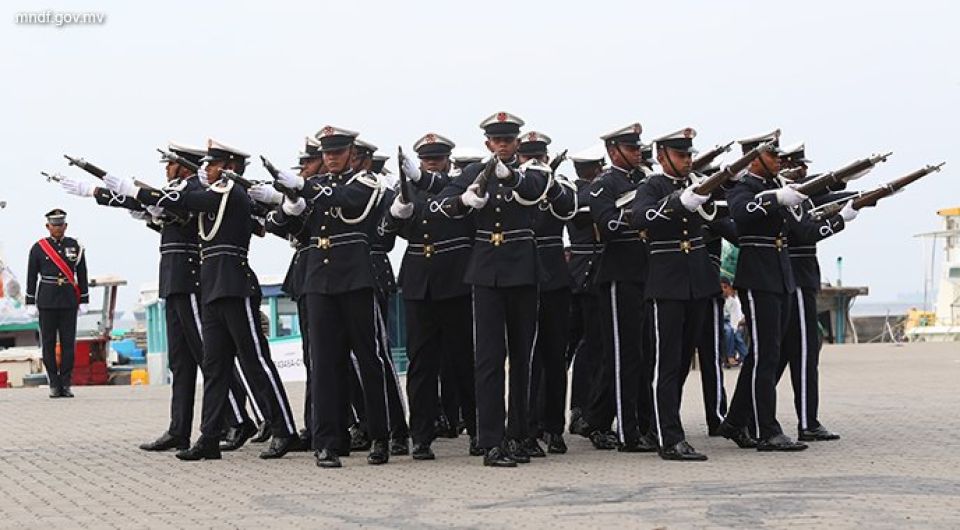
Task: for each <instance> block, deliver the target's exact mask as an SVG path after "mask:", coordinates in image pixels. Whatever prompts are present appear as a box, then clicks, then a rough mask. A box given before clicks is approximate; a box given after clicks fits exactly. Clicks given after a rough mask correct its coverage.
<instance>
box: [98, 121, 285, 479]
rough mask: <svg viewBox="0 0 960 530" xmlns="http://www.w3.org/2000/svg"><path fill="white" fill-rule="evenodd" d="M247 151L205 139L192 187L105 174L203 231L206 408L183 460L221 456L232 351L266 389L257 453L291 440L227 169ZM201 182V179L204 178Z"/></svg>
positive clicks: (245, 210) (240, 195)
mask: <svg viewBox="0 0 960 530" xmlns="http://www.w3.org/2000/svg"><path fill="white" fill-rule="evenodd" d="M248 157H249V155H247V154H246V153H244V152H242V151H239V150H237V149H235V148H233V147H230V146H228V145H225V144H222V143H219V142H216V141H214V140H210V141H209V142H208V144H207V155H206V157H204V161H205V162H206V170H205V169H204V168H201V169H200V171H199V172H198V175H197V177H198V178H200V179H201V180H202V181H206V182H207V183H208V184H209V185H207V186H204V187H202V188H197V189H194V190H189V191H188V190H186V189H179V190H178V189H162V190H147V189H140V188H137V187H136V186H135V185H134V183H133V180H132V179H130V178H126V177H116V176H113V175H110V174H107V175H106V176H105V177H104V182H105V183H106V185H107V187H108V188H110V189H111V190H112V191H114V192H116V193H119V194H121V195H125V196H128V197H134V198H136V199H137V200H138V201H140V202H141V203H142V204H144V205H148V206H161V207H171V208H172V209H174V210H184V211H191V212H194V213H196V214H197V223H198V224H197V230H198V235H199V237H200V294H201V296H200V298H201V302H202V304H203V307H202V310H201V326H202V331H201V332H202V334H203V348H204V349H203V352H204V355H203V366H202V370H203V380H204V381H203V410H202V417H201V424H200V433H201V434H200V438H199V439H197V441H196V443H194V445H193V446H191V447H190V448H189V449H187V450H185V451H181V452H179V453H177V458H179V459H181V460H201V459H219V458H220V447H219V445H218V443H217V438H218V436H219V425H220V422H221V421H222V417H223V414H224V408H225V407H226V406H227V405H228V390H229V386H230V382H231V380H232V378H233V364H234V358H235V357H236V358H238V359H239V360H240V364H241V365H242V367H243V371H244V372H246V373H247V374H248V375H249V377H250V378H251V379H252V380H253V385H254V386H255V387H257V388H265V389H269V390H268V391H266V392H264V395H263V398H264V404H263V405H264V406H263V408H262V410H261V412H262V413H263V414H264V420H265V421H267V422H269V423H270V426H271V430H272V434H273V440H272V441H271V443H270V447H269V448H267V450H265V451H263V452H261V453H260V457H261V458H265V459H269V458H280V457H282V456H283V455H285V454H286V453H287V452H288V451H289V450H290V449H291V448H293V447H294V446H295V442H296V440H297V430H296V425H295V423H294V418H293V412H292V411H291V410H290V404H289V402H288V401H287V395H286V391H285V389H284V388H283V383H282V382H281V381H280V375H279V373H278V372H277V369H276V366H274V364H273V360H272V359H271V358H270V348H269V345H268V344H267V339H266V337H265V336H264V335H263V331H262V327H261V320H260V296H261V293H260V284H259V282H258V281H257V277H256V274H255V273H254V272H253V270H252V269H251V268H250V265H249V262H248V257H247V252H248V249H249V246H250V236H251V233H252V227H251V223H252V220H251V216H250V214H251V208H252V201H251V199H250V197H249V196H248V195H247V194H246V192H244V191H243V189H242V188H240V187H238V186H236V185H235V184H234V182H233V181H232V180H230V179H228V178H226V177H225V175H224V171H233V172H235V173H237V174H242V173H243V171H244V169H245V167H246V159H247V158H248ZM201 184H202V182H201Z"/></svg>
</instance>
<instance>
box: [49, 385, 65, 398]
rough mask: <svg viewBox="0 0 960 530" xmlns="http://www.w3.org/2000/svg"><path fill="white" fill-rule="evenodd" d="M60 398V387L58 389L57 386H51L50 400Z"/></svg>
mask: <svg viewBox="0 0 960 530" xmlns="http://www.w3.org/2000/svg"><path fill="white" fill-rule="evenodd" d="M62 397H63V390H62V389H61V388H60V387H58V386H52V387H50V398H51V399H54V398H62Z"/></svg>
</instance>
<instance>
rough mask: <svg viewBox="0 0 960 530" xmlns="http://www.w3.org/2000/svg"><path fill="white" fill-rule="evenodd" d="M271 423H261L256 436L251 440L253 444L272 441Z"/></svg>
mask: <svg viewBox="0 0 960 530" xmlns="http://www.w3.org/2000/svg"><path fill="white" fill-rule="evenodd" d="M270 434H271V431H270V422H269V421H263V422H260V425H259V426H258V427H257V430H256V435H255V436H254V437H253V438H250V443H252V444H262V443H263V442H266V441H267V440H269V439H270Z"/></svg>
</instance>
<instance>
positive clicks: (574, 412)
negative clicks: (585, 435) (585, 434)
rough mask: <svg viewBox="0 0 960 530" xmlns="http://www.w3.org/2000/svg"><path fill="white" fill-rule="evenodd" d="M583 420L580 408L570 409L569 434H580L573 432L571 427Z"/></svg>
mask: <svg viewBox="0 0 960 530" xmlns="http://www.w3.org/2000/svg"><path fill="white" fill-rule="evenodd" d="M581 418H583V409H581V408H580V407H573V408H572V409H570V434H580V433H578V432H573V426H574V424H576V423H577V420H579V419H581Z"/></svg>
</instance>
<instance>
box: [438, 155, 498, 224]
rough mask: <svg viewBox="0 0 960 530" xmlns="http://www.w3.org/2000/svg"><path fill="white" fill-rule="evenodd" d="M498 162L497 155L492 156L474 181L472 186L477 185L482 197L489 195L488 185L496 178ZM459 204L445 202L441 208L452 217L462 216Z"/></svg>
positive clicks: (457, 201)
mask: <svg viewBox="0 0 960 530" xmlns="http://www.w3.org/2000/svg"><path fill="white" fill-rule="evenodd" d="M497 160H498V159H497V155H496V154H492V155H490V159H489V160H487V163H486V164H484V166H483V169H481V170H480V173H478V174H477V177H476V178H475V179H473V183H472V184H471V186H472V185H473V184H476V185H477V193H478V194H479V195H480V196H481V197H482V196H483V195H487V194H488V193H489V191H488V190H487V188H488V187H489V185H488V184H489V182H490V180H491V177H493V176H494V175H493V173H494V171H496V169H497ZM459 202H460V201H459V200H456V201H444V203H443V206H441V208H442V209H443V211H444V212H446V213H447V215H449V216H450V217H455V216H457V215H459V214H460V205H459V204H458V203H459Z"/></svg>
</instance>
